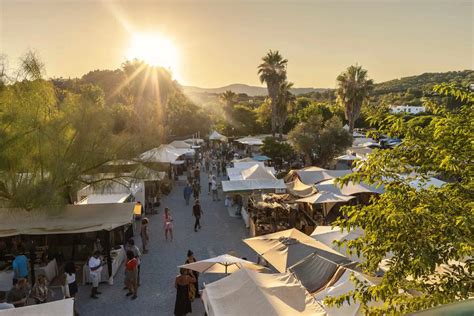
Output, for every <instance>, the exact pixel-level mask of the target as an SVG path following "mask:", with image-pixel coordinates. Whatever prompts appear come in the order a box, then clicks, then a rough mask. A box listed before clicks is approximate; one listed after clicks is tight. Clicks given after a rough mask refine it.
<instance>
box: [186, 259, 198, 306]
mask: <svg viewBox="0 0 474 316" xmlns="http://www.w3.org/2000/svg"><path fill="white" fill-rule="evenodd" d="M193 262H196V258H194V253H193V252H192V251H191V250H188V257H187V258H186V261H185V263H186V264H188V263H193ZM189 272H190V274H191V275H192V276H193V277H194V278H195V279H196V282H194V283H192V286H193V287H194V293H195V294H194V297H195V298H200V297H201V295H200V294H199V272H197V271H192V270H190V271H189Z"/></svg>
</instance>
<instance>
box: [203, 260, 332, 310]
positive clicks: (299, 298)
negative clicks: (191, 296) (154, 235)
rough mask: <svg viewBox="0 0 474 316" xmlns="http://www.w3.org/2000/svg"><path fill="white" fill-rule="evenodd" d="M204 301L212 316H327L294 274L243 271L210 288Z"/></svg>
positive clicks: (211, 285)
mask: <svg viewBox="0 0 474 316" xmlns="http://www.w3.org/2000/svg"><path fill="white" fill-rule="evenodd" d="M202 300H203V302H204V307H205V309H206V313H207V315H209V316H221V315H225V316H241V315H265V316H286V315H308V316H309V315H311V316H323V315H325V312H324V309H323V308H322V307H321V305H320V304H319V303H318V302H316V300H315V299H314V298H313V297H312V296H311V295H310V294H309V293H308V292H307V291H306V290H305V288H304V287H303V286H302V285H301V284H300V283H299V282H298V280H296V278H295V277H293V276H292V275H291V273H278V274H265V273H258V272H255V271H251V270H247V269H241V270H239V271H237V272H236V273H234V274H231V275H229V276H227V277H225V278H223V279H221V280H218V281H215V282H213V283H210V284H207V285H206V287H205V289H204V291H203V294H202Z"/></svg>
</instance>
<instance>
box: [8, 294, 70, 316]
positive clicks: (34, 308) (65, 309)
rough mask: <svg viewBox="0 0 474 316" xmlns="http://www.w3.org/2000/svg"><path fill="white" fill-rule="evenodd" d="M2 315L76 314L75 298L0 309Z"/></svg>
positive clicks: (64, 315) (62, 315)
mask: <svg viewBox="0 0 474 316" xmlns="http://www.w3.org/2000/svg"><path fill="white" fill-rule="evenodd" d="M0 315H2V316H31V315H35V316H51V315H61V316H74V299H72V298H67V299H64V300H58V301H53V302H49V303H45V304H36V305H28V306H24V307H21V308H12V309H5V310H0Z"/></svg>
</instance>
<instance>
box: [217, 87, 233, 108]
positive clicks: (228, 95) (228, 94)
mask: <svg viewBox="0 0 474 316" xmlns="http://www.w3.org/2000/svg"><path fill="white" fill-rule="evenodd" d="M236 99H237V94H235V92H233V91H231V90H226V91H225V92H224V93H222V94H220V95H219V100H220V101H221V102H222V103H223V104H224V112H225V113H231V112H232V108H233V106H234V104H235V103H236Z"/></svg>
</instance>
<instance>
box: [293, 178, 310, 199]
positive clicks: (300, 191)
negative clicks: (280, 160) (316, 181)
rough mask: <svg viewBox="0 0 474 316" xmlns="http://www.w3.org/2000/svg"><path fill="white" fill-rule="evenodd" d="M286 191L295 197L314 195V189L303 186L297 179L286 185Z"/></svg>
mask: <svg viewBox="0 0 474 316" xmlns="http://www.w3.org/2000/svg"><path fill="white" fill-rule="evenodd" d="M286 187H287V188H288V191H289V192H290V193H291V194H293V195H294V196H297V197H306V196H310V195H312V194H314V193H316V189H315V188H314V187H313V186H312V185H307V184H304V183H303V182H301V181H300V179H299V178H296V179H295V180H294V181H292V182H288V183H287V184H286Z"/></svg>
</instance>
